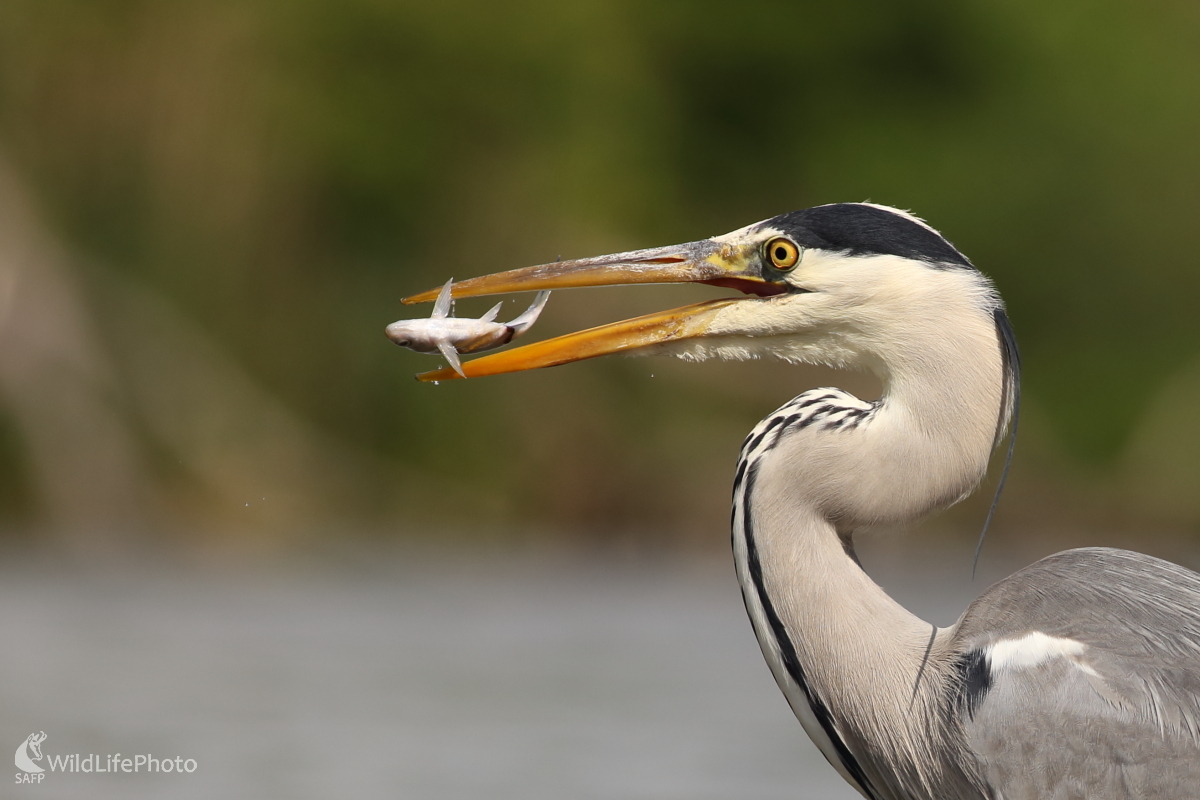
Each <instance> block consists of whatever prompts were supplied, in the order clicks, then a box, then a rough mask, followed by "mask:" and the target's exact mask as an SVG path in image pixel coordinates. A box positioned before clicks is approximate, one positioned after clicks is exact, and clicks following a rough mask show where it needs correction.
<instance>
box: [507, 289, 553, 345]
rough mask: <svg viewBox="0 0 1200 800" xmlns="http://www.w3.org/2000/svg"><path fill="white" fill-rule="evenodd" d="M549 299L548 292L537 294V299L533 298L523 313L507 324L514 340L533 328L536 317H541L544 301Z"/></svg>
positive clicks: (544, 305)
mask: <svg viewBox="0 0 1200 800" xmlns="http://www.w3.org/2000/svg"><path fill="white" fill-rule="evenodd" d="M549 299H550V292H547V291H541V292H538V293H537V297H535V298H533V303H532V304H530V306H529V308H527V309H525V313H524V314H522V315H521V316H519V317H517V318H516V319H514V320H513V321H512V322H510V323H508V327H509V328H510V329H511V330H512V332H513V338H514V339H515V338H517V337H518V336H520V335H521V334H522V333H524V332H525V331H527V330H529V329H530V328H532V327H533V323H535V322H537V318H538V316H539V315H541V313H542V309H543V308H545V307H546V301H547V300H549Z"/></svg>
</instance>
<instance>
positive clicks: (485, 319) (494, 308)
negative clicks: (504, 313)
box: [479, 300, 504, 322]
mask: <svg viewBox="0 0 1200 800" xmlns="http://www.w3.org/2000/svg"><path fill="white" fill-rule="evenodd" d="M502 305H504V301H503V300H501V301H500V302H499V303H496V305H494V306H492V310H491V311H489V312H487V313H486V314H484V315H483V316H482V317H480V318H479V321H480V322H491V321H492V320H494V319H495V318H496V315H497V314H499V313H500V306H502Z"/></svg>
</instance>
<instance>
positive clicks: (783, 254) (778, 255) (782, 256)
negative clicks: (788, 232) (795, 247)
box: [775, 245, 788, 261]
mask: <svg viewBox="0 0 1200 800" xmlns="http://www.w3.org/2000/svg"><path fill="white" fill-rule="evenodd" d="M787 257H788V251H787V248H785V247H784V246H783V245H779V246H778V247H776V248H775V260H776V261H786V260H787Z"/></svg>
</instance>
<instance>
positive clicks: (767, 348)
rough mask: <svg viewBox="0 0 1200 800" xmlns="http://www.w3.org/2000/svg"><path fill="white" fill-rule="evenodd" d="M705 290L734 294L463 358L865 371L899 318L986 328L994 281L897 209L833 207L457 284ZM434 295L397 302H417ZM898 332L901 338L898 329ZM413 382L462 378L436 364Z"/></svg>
mask: <svg viewBox="0 0 1200 800" xmlns="http://www.w3.org/2000/svg"><path fill="white" fill-rule="evenodd" d="M683 282H687V283H704V284H709V285H713V286H718V287H723V288H727V289H735V290H738V291H740V292H741V293H742V295H741V296H739V297H732V298H723V299H717V300H710V301H707V302H703V303H696V304H694V305H690V306H684V307H682V308H675V309H671V310H669V311H662V312H657V313H654V314H648V315H646V316H642V317H637V318H634V319H629V320H624V321H622V322H615V323H611V324H609V325H603V326H600V327H598V328H592V329H590V330H585V331H580V332H577V333H572V334H567V335H565V336H559V337H557V338H554V339H548V340H544V341H541V342H536V343H533V344H530V345H526V346H524V347H519V348H515V349H513V350H508V351H505V352H501V353H497V354H494V355H490V356H486V357H483V358H479V359H475V360H474V361H470V362H466V363H464V364H463V371H464V373H465V375H463V376H461V377H480V376H483V375H496V374H501V373H505V372H517V371H522V370H527V369H535V368H538V367H548V366H555V365H558V364H565V363H569V362H572V361H579V360H581V359H585V358H593V357H596V356H601V355H606V354H609V353H618V352H621V353H629V354H650V353H667V354H671V355H676V356H680V357H683V358H688V359H695V360H699V359H703V358H710V357H721V358H737V359H745V358H757V357H760V356H763V355H768V356H775V357H778V358H782V359H785V360H788V361H797V362H799V361H803V362H810V363H826V364H832V365H835V366H844V365H851V364H853V365H856V366H866V367H868V368H873V367H875V366H876V365H877V364H883V363H884V362H886V361H888V360H889V358H891V357H892V355H894V354H890V353H886V352H880V348H883V349H884V350H886V349H887V348H888V347H893V348H894V347H895V346H896V342H897V341H898V340H901V341H902V340H903V339H904V336H903V320H904V319H906V318H907V319H909V320H912V319H920V318H921V315H923V314H927V313H928V312H929V311H930V310H931V308H933V307H937V308H939V309H940V310H941V312H942V313H943V314H944V313H945V311H946V309H947V308H949V307H950V306H953V305H954V304H955V303H958V304H959V305H961V306H962V310H961V313H964V314H968V315H973V316H974V315H975V314H974V312H975V311H978V312H980V313H979V314H978V316H979V321H980V322H981V323H983V325H984V326H985V327H991V325H992V321H991V311H990V310H989V309H990V308H994V307H998V305H999V300H998V299H997V298H996V296H995V294H994V292H993V291H992V289H991V284H990V283H989V282H988V281H987V279H986V278H984V277H983V276H982V275H981V274H980V273H979V272H977V271H976V270H975V269H974V267H972V266H971V263H970V262H969V261H968V260H967V259H966V257H965V256H963V255H962V254H961V253H960V252H959V251H958V250H957V249H955V248H954V246H953V245H951V244H950V243H949V242H948V241H947V240H946V239H945V238H943V237H942V236H941V234H939V233H938V232H937V231H935V230H934V229H933V228H931V227H929V226H928V225H926V224H925V223H924V222H922V221H921V220H919V219H917V218H916V217H913V216H912V215H910V214H907V213H905V212H903V211H898V210H896V209H892V208H887V207H884V206H877V205H872V204H866V203H839V204H834V205H826V206H817V207H815V208H810V209H806V210H803V211H795V212H791V213H788V214H782V215H780V216H777V217H773V218H771V219H768V220H764V221H762V222H758V223H755V224H753V225H749V226H747V227H745V228H741V229H739V230H736V231H732V232H730V233H727V234H724V235H721V236H715V237H712V238H710V239H703V240H701V241H697V242H690V243H687V244H681V245H673V246H669V247H659V248H653V249H648V250H635V251H630V252H625V253H616V254H613V255H607V256H599V257H596V258H585V259H579V260H575V261H559V262H555V263H551V264H542V265H539V266H534V267H526V268H524V269H517V270H510V271H508V272H500V273H496V274H492V275H485V276H483V277H479V278H473V279H470V280H465V281H462V282H460V283H457V284H454V287H453V293H454V297H456V298H459V297H474V296H479V295H488V294H500V293H507V292H518V291H534V290H543V289H563V288H574V287H587V286H611V285H618V284H638V283H683ZM438 291H439V290H437V289H434V290H430V291H428V292H424V293H421V294H418V295H414V296H412V297H409V298H406V299H405V300H404V302H405V303H417V302H427V301H431V300H433V299H435V298H436V296H437V294H438ZM898 326H899V332H898V330H897V328H898ZM418 377H419V378H420V379H421V380H428V381H433V380H437V381H441V380H452V379H454V378H457V377H460V376H459V375H458V374H456V373H454V371H453V370H449V369H444V370H436V371H433V372H428V373H424V374H422V375H420V376H418Z"/></svg>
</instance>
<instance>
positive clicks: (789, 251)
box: [767, 236, 800, 270]
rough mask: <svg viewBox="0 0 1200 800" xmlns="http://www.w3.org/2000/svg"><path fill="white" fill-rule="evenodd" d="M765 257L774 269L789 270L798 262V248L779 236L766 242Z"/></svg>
mask: <svg viewBox="0 0 1200 800" xmlns="http://www.w3.org/2000/svg"><path fill="white" fill-rule="evenodd" d="M767 258H769V259H770V260H771V265H772V266H773V267H775V269H781V270H789V269H791V268H792V267H794V266H796V264H798V263H800V248H799V247H797V246H796V245H795V243H794V242H792V241H791V240H790V239H784V238H783V237H782V236H781V237H779V238H777V239H772V240H771V241H769V242H767Z"/></svg>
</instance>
